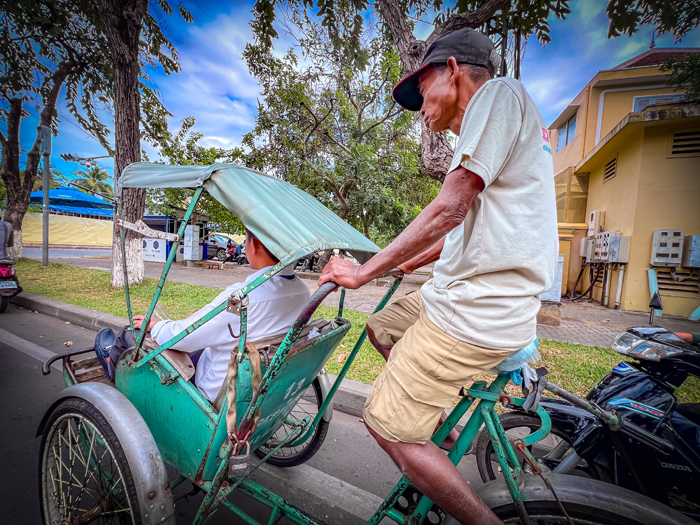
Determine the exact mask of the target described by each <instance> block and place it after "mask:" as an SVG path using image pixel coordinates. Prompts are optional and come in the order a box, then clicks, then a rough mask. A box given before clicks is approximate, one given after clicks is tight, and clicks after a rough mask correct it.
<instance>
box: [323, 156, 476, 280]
mask: <svg viewBox="0 0 700 525" xmlns="http://www.w3.org/2000/svg"><path fill="white" fill-rule="evenodd" d="M483 189H484V182H483V180H482V179H481V177H479V176H478V175H476V174H475V173H472V172H471V171H469V170H467V169H465V168H463V167H461V166H459V167H458V168H456V169H454V170H452V171H451V172H450V173H448V174H447V177H446V178H445V182H444V184H443V185H442V189H441V190H440V193H439V194H438V196H437V197H436V198H435V200H433V202H431V203H430V204H429V205H428V206H426V207H425V209H424V210H423V211H422V212H421V213H420V214H419V215H418V217H416V218H415V220H414V221H413V222H412V223H411V224H409V225H408V227H407V228H406V229H405V230H404V231H403V232H402V233H401V235H399V236H398V237H397V238H396V239H395V240H394V242H392V243H391V244H390V245H389V246H387V247H386V248H385V249H384V250H382V251H381V252H379V253H378V254H377V255H375V256H374V257H372V259H371V260H369V261H368V262H367V263H365V264H363V265H362V266H357V265H354V264H353V263H352V262H350V261H348V260H342V259H339V258H335V259H331V261H330V262H329V263H328V264H327V265H326V267H325V268H324V270H323V274H322V275H321V277H320V278H319V281H318V283H319V286H320V285H321V284H323V283H325V282H328V281H333V282H335V283H337V284H338V285H340V286H344V287H346V288H350V289H355V288H359V287H360V286H362V285H363V284H365V283H367V282H369V281H371V280H372V279H376V278H377V277H381V276H382V275H384V274H385V273H386V272H388V271H389V270H392V269H393V268H395V267H396V266H398V265H400V264H402V263H405V262H406V261H409V260H410V259H411V258H413V257H415V256H416V255H418V254H420V253H421V252H423V251H425V250H426V249H428V248H429V247H431V246H433V245H434V244H435V243H437V242H438V241H439V240H440V239H441V238H442V237H444V236H445V235H447V233H449V232H450V231H451V230H452V229H454V228H456V227H457V226H459V225H460V224H462V222H463V221H464V218H465V217H466V215H467V212H468V211H469V208H470V206H471V204H472V202H473V201H474V199H475V198H476V196H477V195H478V194H479V193H480V192H481V190H483Z"/></svg>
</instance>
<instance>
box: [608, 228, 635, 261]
mask: <svg viewBox="0 0 700 525" xmlns="http://www.w3.org/2000/svg"><path fill="white" fill-rule="evenodd" d="M608 262H609V263H619V264H626V263H628V262H630V238H629V237H627V236H625V235H620V236H615V237H610V246H609V248H608Z"/></svg>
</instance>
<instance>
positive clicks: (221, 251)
mask: <svg viewBox="0 0 700 525" xmlns="http://www.w3.org/2000/svg"><path fill="white" fill-rule="evenodd" d="M226 255H227V254H226V250H224V249H223V248H219V249H218V250H216V258H217V259H219V260H220V261H222V262H223V261H225V260H226Z"/></svg>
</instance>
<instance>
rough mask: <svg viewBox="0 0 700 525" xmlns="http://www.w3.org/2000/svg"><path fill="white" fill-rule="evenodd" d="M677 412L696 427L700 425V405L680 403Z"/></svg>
mask: <svg viewBox="0 0 700 525" xmlns="http://www.w3.org/2000/svg"><path fill="white" fill-rule="evenodd" d="M676 411H677V412H678V413H679V414H681V415H683V416H685V417H686V418H687V419H689V420H690V421H692V422H693V423H695V424H696V425H700V403H678V406H676Z"/></svg>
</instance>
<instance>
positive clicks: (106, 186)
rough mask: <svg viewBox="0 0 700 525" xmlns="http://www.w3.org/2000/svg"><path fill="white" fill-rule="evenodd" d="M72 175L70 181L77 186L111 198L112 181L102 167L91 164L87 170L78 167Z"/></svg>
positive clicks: (112, 192) (112, 193) (112, 191)
mask: <svg viewBox="0 0 700 525" xmlns="http://www.w3.org/2000/svg"><path fill="white" fill-rule="evenodd" d="M73 175H74V176H75V178H74V179H73V180H72V181H71V182H72V183H74V184H76V185H78V186H82V187H83V188H85V189H87V190H90V191H92V192H96V193H101V194H102V195H104V196H106V197H109V198H112V196H113V195H114V186H113V184H114V183H113V181H112V177H111V175H110V174H109V173H108V172H107V170H106V169H104V168H100V167H99V166H92V167H91V168H88V170H87V171H83V170H80V169H79V170H77V171H75V172H74V173H73ZM78 189H81V188H78ZM82 191H84V190H82Z"/></svg>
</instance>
